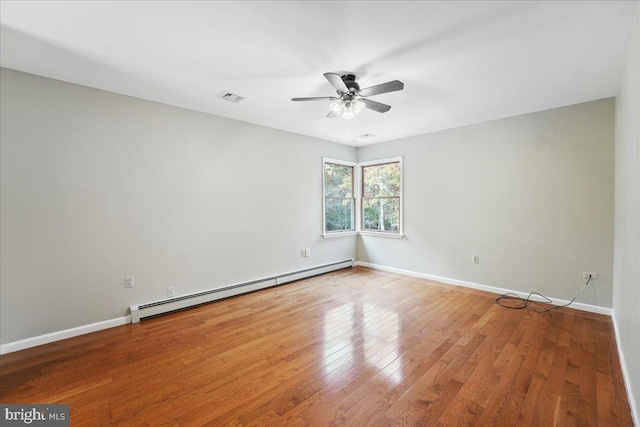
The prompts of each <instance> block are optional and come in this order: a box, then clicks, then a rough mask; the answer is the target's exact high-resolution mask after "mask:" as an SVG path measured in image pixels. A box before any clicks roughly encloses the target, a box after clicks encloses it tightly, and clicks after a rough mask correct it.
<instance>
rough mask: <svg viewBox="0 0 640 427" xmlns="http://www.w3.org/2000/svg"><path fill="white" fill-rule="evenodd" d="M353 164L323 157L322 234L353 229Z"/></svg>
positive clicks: (354, 199) (354, 201)
mask: <svg viewBox="0 0 640 427" xmlns="http://www.w3.org/2000/svg"><path fill="white" fill-rule="evenodd" d="M354 169H355V164H354V163H350V162H344V161H340V160H333V159H324V179H323V183H324V209H323V213H324V215H323V216H324V218H323V220H324V221H323V222H324V230H323V234H327V233H340V232H345V231H355V223H356V221H355V211H356V209H355V203H356V198H355V195H354V188H355V187H354Z"/></svg>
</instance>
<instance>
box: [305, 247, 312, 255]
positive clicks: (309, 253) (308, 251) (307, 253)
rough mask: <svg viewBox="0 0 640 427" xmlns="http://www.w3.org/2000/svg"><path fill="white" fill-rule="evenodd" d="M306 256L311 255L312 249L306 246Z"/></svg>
mask: <svg viewBox="0 0 640 427" xmlns="http://www.w3.org/2000/svg"><path fill="white" fill-rule="evenodd" d="M304 256H305V257H309V256H311V249H309V248H305V250H304Z"/></svg>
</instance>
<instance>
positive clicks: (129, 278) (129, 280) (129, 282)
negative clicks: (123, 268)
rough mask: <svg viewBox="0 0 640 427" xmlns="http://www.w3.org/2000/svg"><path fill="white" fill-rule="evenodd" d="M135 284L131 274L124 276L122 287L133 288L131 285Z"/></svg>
mask: <svg viewBox="0 0 640 427" xmlns="http://www.w3.org/2000/svg"><path fill="white" fill-rule="evenodd" d="M134 285H135V281H134V279H133V276H127V277H125V278H124V287H125V288H133V286H134Z"/></svg>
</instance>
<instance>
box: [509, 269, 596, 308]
mask: <svg viewBox="0 0 640 427" xmlns="http://www.w3.org/2000/svg"><path fill="white" fill-rule="evenodd" d="M591 279H592V277H591V275H589V279H588V280H587V283H585V284H584V285H583V286H582V289H580V290H579V291H578V293H577V294H576V296H574V297H573V298H572V299H571V301H569V302H568V303H566V304H564V305H556V306H553V307H549V308H546V309H544V310H538V309H536V308H534V307H533V306H531V303H538V302H539V301H531V296H532V295H538V296H540V297H542V298H544V299H545V300H547V301H546V302H548V303H553V301H551V300H550V299H549V298H547V297H545V296H544V295H542V294H541V293H539V292H531V293H530V294H529V295H528V296H527V298H526V299H525V298H522V297H521V296H520V295H517V294H514V293H512V292H509V293H506V294H502V295H500V296H499V297H498V298H496V304H498V305H499V306H500V307H504V308H511V309H514V310H522V309H523V308H527V307H529V308H531V310H533V311H535V312H536V313H546V312H548V311H551V310H556V309H558V308H562V307H567V306H569V305H570V304H573V302H574V301H575V300H576V298H578V296H580V294H581V293H582V291H584V288H586V287H587V285H588V284H589V282H591Z"/></svg>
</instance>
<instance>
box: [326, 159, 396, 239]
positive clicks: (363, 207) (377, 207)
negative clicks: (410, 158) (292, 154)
mask: <svg viewBox="0 0 640 427" xmlns="http://www.w3.org/2000/svg"><path fill="white" fill-rule="evenodd" d="M322 167H323V178H322V186H323V187H322V188H323V200H322V235H323V236H324V237H327V238H328V237H338V236H347V235H352V234H355V233H358V234H368V235H373V236H383V237H395V238H399V239H401V238H402V237H403V236H404V234H403V225H402V158H401V157H394V158H389V159H382V160H376V161H372V162H364V163H359V164H356V163H352V162H347V161H343V160H335V159H329V158H323V163H322Z"/></svg>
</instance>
